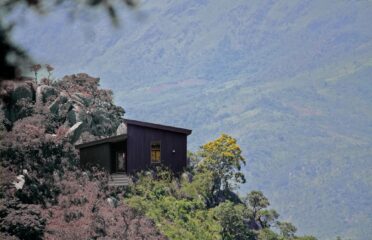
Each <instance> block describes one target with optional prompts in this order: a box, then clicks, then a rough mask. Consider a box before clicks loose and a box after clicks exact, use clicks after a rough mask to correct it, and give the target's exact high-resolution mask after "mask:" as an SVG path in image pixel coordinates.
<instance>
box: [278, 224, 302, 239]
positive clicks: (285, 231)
mask: <svg viewBox="0 0 372 240" xmlns="http://www.w3.org/2000/svg"><path fill="white" fill-rule="evenodd" d="M277 226H278V227H279V229H280V233H281V235H282V236H283V237H285V238H288V239H293V238H294V237H295V233H296V231H297V228H296V227H295V226H294V225H293V224H292V223H289V222H278V223H277Z"/></svg>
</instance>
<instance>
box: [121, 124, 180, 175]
mask: <svg viewBox="0 0 372 240" xmlns="http://www.w3.org/2000/svg"><path fill="white" fill-rule="evenodd" d="M127 128H128V133H127V134H128V138H127V150H128V151H127V153H128V154H127V155H128V158H127V159H128V163H127V167H128V172H134V171H138V170H143V169H146V168H149V167H151V166H152V164H151V156H150V153H151V152H150V150H151V148H150V145H151V142H153V141H160V142H161V164H163V165H165V166H167V167H169V168H170V169H172V170H173V171H174V172H180V171H182V169H183V168H185V167H186V165H187V160H186V159H187V156H186V155H187V135H186V134H182V133H176V132H170V131H164V130H159V129H153V128H147V127H142V126H137V125H131V124H128V126H127ZM173 150H175V153H173Z"/></svg>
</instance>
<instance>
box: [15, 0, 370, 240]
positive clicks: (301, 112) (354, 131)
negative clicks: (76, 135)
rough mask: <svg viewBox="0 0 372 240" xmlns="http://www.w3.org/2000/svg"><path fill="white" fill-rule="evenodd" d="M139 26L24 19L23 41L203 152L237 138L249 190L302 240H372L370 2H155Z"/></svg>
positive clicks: (143, 10)
mask: <svg viewBox="0 0 372 240" xmlns="http://www.w3.org/2000/svg"><path fill="white" fill-rule="evenodd" d="M129 14H131V15H133V16H134V17H133V18H132V17H128V13H126V12H125V13H124V16H125V17H124V18H123V28H122V29H119V30H117V31H115V30H114V29H113V27H112V26H111V24H110V22H109V20H108V19H107V18H105V17H97V15H95V14H94V13H92V12H85V11H83V12H82V13H80V14H78V15H77V19H78V20H77V21H75V22H73V23H70V22H69V21H68V17H66V15H65V14H63V13H62V10H61V11H57V12H55V13H52V14H50V15H49V17H48V20H47V21H45V19H43V18H35V17H34V16H31V15H26V17H25V18H26V19H29V20H30V21H28V22H29V23H28V24H26V25H24V26H20V27H18V28H17V29H16V31H15V34H14V38H15V39H16V40H18V41H19V42H20V43H21V45H23V46H25V48H27V49H28V50H29V51H30V53H31V54H32V56H34V57H35V58H36V59H37V61H40V62H46V63H50V64H52V65H53V66H55V68H56V73H55V74H56V75H57V76H58V75H59V74H61V73H68V72H89V73H90V74H92V75H94V76H100V77H101V82H102V84H103V85H104V87H108V88H111V89H113V91H114V94H115V98H116V102H117V103H118V104H121V105H122V106H124V107H125V109H126V111H127V114H126V115H127V117H129V118H136V119H141V120H146V121H152V122H159V123H164V124H172V125H179V126H184V127H188V128H192V129H193V134H192V136H191V137H190V140H189V142H190V145H191V148H192V149H196V147H197V146H198V145H200V144H202V143H204V142H206V141H208V140H210V139H213V138H215V137H216V136H217V135H218V134H219V133H221V132H226V133H228V134H231V135H233V136H235V137H237V138H238V141H239V143H240V144H241V146H242V149H243V150H244V153H245V156H246V158H247V160H248V164H247V166H246V174H247V180H248V183H247V184H246V185H245V186H244V187H243V188H242V189H241V191H242V192H246V191H248V190H251V189H257V188H258V189H262V190H263V191H264V193H265V194H266V195H268V197H269V198H270V199H271V202H272V203H273V205H274V207H275V208H277V209H278V210H279V211H280V212H282V213H285V214H286V216H283V217H285V218H289V220H290V221H292V222H294V223H295V225H297V226H299V229H301V230H303V229H304V230H305V231H304V233H317V234H316V235H317V236H318V237H320V238H321V239H334V238H335V236H337V235H340V236H343V237H346V238H351V239H367V238H368V236H370V235H371V234H372V232H371V230H370V228H369V226H371V225H372V219H371V217H370V215H371V213H372V206H371V204H370V203H369V199H371V198H372V192H371V189H372V179H371V170H370V169H371V167H372V162H371V156H372V127H371V122H372V104H371V100H370V99H372V79H371V76H372V30H371V28H370V23H371V22H372V3H371V2H369V1H291V2H285V1H276V2H272V1H252V2H247V1H234V2H231V1H229V2H227V1H177V2H170V1H156V2H153V1H144V2H143V3H142V5H141V6H140V8H139V13H129ZM137 19H140V20H137ZM31 20H33V21H31ZM56 26H58V27H56ZM26 35H27V38H25V37H24V36H26ZM303 216H306V218H304V217H303ZM308 219H312V220H313V221H308Z"/></svg>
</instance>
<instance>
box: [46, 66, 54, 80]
mask: <svg viewBox="0 0 372 240" xmlns="http://www.w3.org/2000/svg"><path fill="white" fill-rule="evenodd" d="M45 67H46V69H47V71H48V80H50V76H51V75H52V71H53V70H54V68H53V67H52V66H51V65H49V64H45Z"/></svg>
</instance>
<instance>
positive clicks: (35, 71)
mask: <svg viewBox="0 0 372 240" xmlns="http://www.w3.org/2000/svg"><path fill="white" fill-rule="evenodd" d="M30 68H31V71H33V72H34V73H35V82H37V73H38V72H39V70H40V69H41V65H40V64H34V65H32V66H31V67H30Z"/></svg>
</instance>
